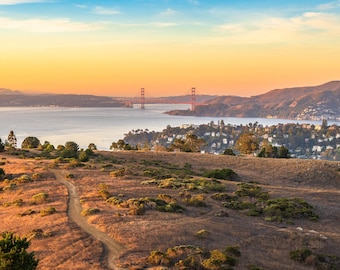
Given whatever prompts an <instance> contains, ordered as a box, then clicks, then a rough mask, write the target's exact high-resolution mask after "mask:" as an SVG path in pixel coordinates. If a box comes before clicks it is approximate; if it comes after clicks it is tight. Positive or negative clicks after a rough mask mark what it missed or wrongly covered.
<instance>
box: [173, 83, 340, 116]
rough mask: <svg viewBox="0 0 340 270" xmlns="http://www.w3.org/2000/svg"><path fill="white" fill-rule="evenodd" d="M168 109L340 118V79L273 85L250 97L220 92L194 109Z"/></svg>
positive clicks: (206, 113) (199, 113)
mask: <svg viewBox="0 0 340 270" xmlns="http://www.w3.org/2000/svg"><path fill="white" fill-rule="evenodd" d="M168 113H169V114H172V115H194V116H215V117H218V116H221V117H222V116H224V117H265V118H266V117H270V118H286V119H305V120H319V119H324V118H326V119H336V120H340V81H331V82H328V83H325V84H322V85H319V86H310V87H294V88H285V89H275V90H272V91H269V92H268V93H265V94H262V95H257V96H252V97H238V96H222V97H217V98H214V99H211V100H209V101H207V102H205V104H202V105H197V106H196V108H195V110H194V111H171V112H168Z"/></svg>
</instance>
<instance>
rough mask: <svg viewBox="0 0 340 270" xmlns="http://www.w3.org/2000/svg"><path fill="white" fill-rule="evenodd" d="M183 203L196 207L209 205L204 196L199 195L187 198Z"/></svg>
mask: <svg viewBox="0 0 340 270" xmlns="http://www.w3.org/2000/svg"><path fill="white" fill-rule="evenodd" d="M183 203H185V204H186V205H188V206H195V207H206V206H207V204H206V203H205V201H204V196H203V195H201V194H199V195H193V196H187V197H186V198H184V199H183Z"/></svg>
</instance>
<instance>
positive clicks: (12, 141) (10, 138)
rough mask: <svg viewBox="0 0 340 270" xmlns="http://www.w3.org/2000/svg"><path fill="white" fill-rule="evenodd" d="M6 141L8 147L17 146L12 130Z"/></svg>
mask: <svg viewBox="0 0 340 270" xmlns="http://www.w3.org/2000/svg"><path fill="white" fill-rule="evenodd" d="M7 141H8V144H9V146H10V147H14V148H15V147H17V137H16V136H15V134H14V131H13V130H11V131H10V132H9V134H8V138H7Z"/></svg>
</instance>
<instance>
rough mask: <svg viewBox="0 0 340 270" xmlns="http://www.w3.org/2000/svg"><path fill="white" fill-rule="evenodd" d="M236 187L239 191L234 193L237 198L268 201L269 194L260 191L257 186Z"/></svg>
mask: <svg viewBox="0 0 340 270" xmlns="http://www.w3.org/2000/svg"><path fill="white" fill-rule="evenodd" d="M238 187H239V189H238V190H237V191H236V192H235V193H236V195H237V196H239V197H251V198H258V199H260V200H263V201H265V200H268V199H269V193H268V192H264V191H262V189H261V187H259V186H255V185H251V184H247V183H241V184H238Z"/></svg>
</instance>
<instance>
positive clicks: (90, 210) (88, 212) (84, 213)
mask: <svg viewBox="0 0 340 270" xmlns="http://www.w3.org/2000/svg"><path fill="white" fill-rule="evenodd" d="M99 212H100V210H99V209H98V208H87V209H84V210H83V211H81V215H82V216H84V217H87V216H91V215H94V214H97V213H99Z"/></svg>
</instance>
